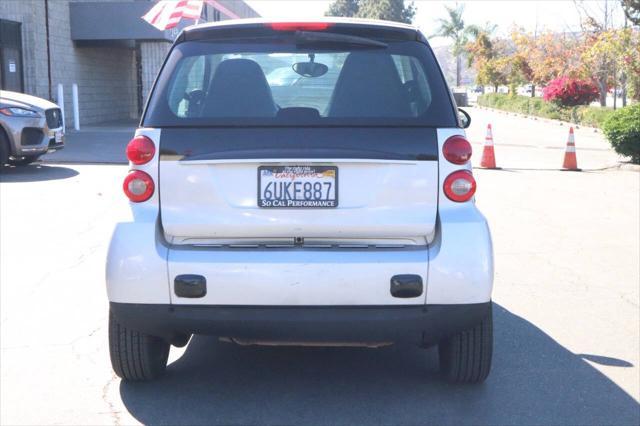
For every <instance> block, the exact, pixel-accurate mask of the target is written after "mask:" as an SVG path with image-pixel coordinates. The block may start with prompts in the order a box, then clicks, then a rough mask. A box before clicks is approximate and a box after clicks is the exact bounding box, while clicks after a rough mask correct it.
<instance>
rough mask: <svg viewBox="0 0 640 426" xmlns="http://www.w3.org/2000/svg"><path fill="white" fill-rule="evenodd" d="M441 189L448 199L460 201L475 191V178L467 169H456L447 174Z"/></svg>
mask: <svg viewBox="0 0 640 426" xmlns="http://www.w3.org/2000/svg"><path fill="white" fill-rule="evenodd" d="M443 189H444V193H445V195H446V196H447V198H448V199H450V200H451V201H455V202H458V203H462V202H464V201H469V200H470V199H471V197H473V194H475V193H476V180H475V179H474V178H473V174H472V173H471V172H470V171H469V170H458V171H456V172H453V173H451V174H450V175H449V176H447V178H446V179H445V180H444V185H443Z"/></svg>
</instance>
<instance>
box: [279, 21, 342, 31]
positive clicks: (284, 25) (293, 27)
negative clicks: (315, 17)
mask: <svg viewBox="0 0 640 426" xmlns="http://www.w3.org/2000/svg"><path fill="white" fill-rule="evenodd" d="M268 25H269V26H270V27H271V29H272V30H274V31H324V30H326V29H327V28H329V27H330V26H331V24H330V23H329V22H272V23H271V24H268Z"/></svg>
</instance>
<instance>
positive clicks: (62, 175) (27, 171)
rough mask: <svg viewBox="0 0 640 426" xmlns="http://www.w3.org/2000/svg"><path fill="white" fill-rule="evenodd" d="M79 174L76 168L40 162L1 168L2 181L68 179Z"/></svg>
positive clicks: (0, 178)
mask: <svg viewBox="0 0 640 426" xmlns="http://www.w3.org/2000/svg"><path fill="white" fill-rule="evenodd" d="M78 174H79V172H78V171H77V170H75V169H71V168H68V167H61V166H47V165H44V164H40V163H34V164H29V165H28V166H4V167H1V168H0V182H40V181H47V180H58V179H68V178H72V177H74V176H77V175H78Z"/></svg>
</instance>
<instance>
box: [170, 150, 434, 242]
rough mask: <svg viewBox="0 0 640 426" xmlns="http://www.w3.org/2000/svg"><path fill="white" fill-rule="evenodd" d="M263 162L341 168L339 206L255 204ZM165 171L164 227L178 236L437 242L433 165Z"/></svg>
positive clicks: (185, 165) (186, 166) (244, 164)
mask: <svg viewBox="0 0 640 426" xmlns="http://www.w3.org/2000/svg"><path fill="white" fill-rule="evenodd" d="M262 165H323V166H337V167H338V185H339V188H340V191H339V194H338V199H339V202H338V207H337V208H332V209H264V208H260V207H258V206H257V203H256V192H257V170H258V167H259V166H262ZM160 173H161V175H162V177H163V178H162V185H161V187H160V199H161V200H162V206H163V207H162V226H163V229H164V232H165V233H166V234H167V235H169V236H173V237H177V238H178V239H189V238H257V239H260V238H265V239H268V238H282V237H284V238H286V237H298V236H300V237H304V238H314V237H321V238H322V237H335V238H362V237H366V238H405V237H408V238H411V237H423V238H426V239H427V240H428V241H430V240H431V239H432V238H433V231H434V227H435V222H436V213H437V194H438V188H437V180H436V177H437V175H438V163H437V162H435V161H387V160H360V161H355V160H349V159H346V160H339V159H326V160H323V159H314V160H312V161H310V160H309V159H299V160H291V159H287V160H286V161H274V160H273V159H263V160H259V159H258V160H251V161H243V160H240V161H229V160H223V161H204V162H203V161H198V162H191V161H162V162H161V164H160Z"/></svg>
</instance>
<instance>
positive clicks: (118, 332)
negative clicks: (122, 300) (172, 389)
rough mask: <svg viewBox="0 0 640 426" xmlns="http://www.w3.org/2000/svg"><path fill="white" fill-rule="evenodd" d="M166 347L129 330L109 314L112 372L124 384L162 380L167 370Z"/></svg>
mask: <svg viewBox="0 0 640 426" xmlns="http://www.w3.org/2000/svg"><path fill="white" fill-rule="evenodd" d="M169 346H170V345H169V343H168V342H166V341H164V340H163V339H161V338H159V337H155V336H150V335H148V334H144V333H140V332H138V331H135V330H130V329H128V328H126V327H124V326H123V325H121V324H120V323H118V321H117V320H116V319H115V318H114V316H113V314H112V313H111V312H109V354H110V355H111V366H112V367H113V371H115V372H116V374H117V375H118V376H119V377H121V378H122V379H124V380H129V381H146V380H152V379H155V378H157V377H159V376H161V375H162V374H163V373H164V371H165V369H166V368H167V359H168V357H169Z"/></svg>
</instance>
